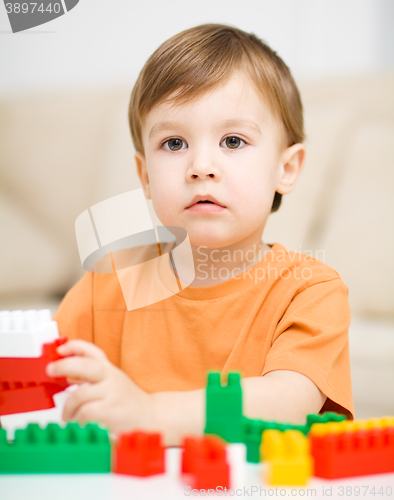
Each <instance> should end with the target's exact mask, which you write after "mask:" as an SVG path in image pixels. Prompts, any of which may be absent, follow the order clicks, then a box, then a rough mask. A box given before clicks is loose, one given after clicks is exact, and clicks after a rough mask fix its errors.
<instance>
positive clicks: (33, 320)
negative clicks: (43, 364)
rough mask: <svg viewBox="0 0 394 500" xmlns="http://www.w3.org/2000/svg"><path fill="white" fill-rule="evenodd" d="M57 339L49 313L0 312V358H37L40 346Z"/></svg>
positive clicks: (54, 326)
mask: <svg viewBox="0 0 394 500" xmlns="http://www.w3.org/2000/svg"><path fill="white" fill-rule="evenodd" d="M57 338H59V330H58V328H57V323H56V321H52V318H51V311H50V310H49V309H41V310H39V311H36V310H34V309H29V310H28V311H20V310H17V311H11V312H10V311H0V358H39V357H40V356H41V355H42V346H43V344H46V343H48V342H53V341H54V340H56V339H57Z"/></svg>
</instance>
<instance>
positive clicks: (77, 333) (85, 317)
mask: <svg viewBox="0 0 394 500" xmlns="http://www.w3.org/2000/svg"><path fill="white" fill-rule="evenodd" d="M93 276H94V275H93V273H90V272H86V273H85V274H84V276H83V277H82V278H81V279H80V280H79V281H78V282H77V283H76V284H75V285H74V286H73V287H72V288H71V289H70V290H69V291H68V292H67V294H66V295H65V297H64V298H63V300H62V302H61V303H60V305H59V307H58V309H57V311H56V313H55V315H54V317H53V319H54V320H55V321H57V324H58V328H59V333H60V335H62V336H66V337H67V338H68V339H69V340H70V339H82V340H86V341H88V342H93Z"/></svg>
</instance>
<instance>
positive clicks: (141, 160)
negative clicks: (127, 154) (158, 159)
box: [134, 151, 151, 200]
mask: <svg viewBox="0 0 394 500" xmlns="http://www.w3.org/2000/svg"><path fill="white" fill-rule="evenodd" d="M134 158H135V163H136V165H137V173H138V177H139V178H140V181H141V184H142V189H143V190H144V194H145V198H146V199H148V200H150V199H151V194H150V184H149V176H148V170H147V168H146V160H145V156H144V155H143V154H142V153H140V152H139V151H137V152H136V153H135V155H134Z"/></svg>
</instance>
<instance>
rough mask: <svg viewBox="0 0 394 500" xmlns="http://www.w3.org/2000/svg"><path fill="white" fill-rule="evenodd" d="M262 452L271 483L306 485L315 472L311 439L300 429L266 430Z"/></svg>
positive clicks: (267, 480)
mask: <svg viewBox="0 0 394 500" xmlns="http://www.w3.org/2000/svg"><path fill="white" fill-rule="evenodd" d="M261 452H262V456H263V459H264V460H265V461H266V465H265V469H264V472H265V480H266V482H267V483H268V484H270V485H305V484H306V483H307V481H308V479H309V478H310V476H311V475H312V473H313V461H312V458H311V456H310V455H309V441H308V438H307V437H305V436H304V434H303V433H302V432H300V431H295V430H288V431H284V432H281V431H278V430H274V429H272V430H267V431H264V432H263V439H262V444H261Z"/></svg>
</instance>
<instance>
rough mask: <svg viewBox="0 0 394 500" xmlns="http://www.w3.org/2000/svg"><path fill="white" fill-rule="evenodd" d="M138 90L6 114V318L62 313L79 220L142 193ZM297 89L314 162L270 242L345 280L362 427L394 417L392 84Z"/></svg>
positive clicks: (340, 83) (72, 277)
mask: <svg viewBox="0 0 394 500" xmlns="http://www.w3.org/2000/svg"><path fill="white" fill-rule="evenodd" d="M131 86H132V84H130V86H129V87H126V88H124V87H122V88H100V89H91V88H88V89H79V90H73V89H64V90H58V91H53V92H44V91H43V92H35V93H31V94H25V95H18V96H17V97H13V98H8V99H5V100H3V101H2V102H1V103H0V108H1V109H0V127H1V137H0V162H1V174H0V175H1V184H0V189H1V198H0V203H1V207H0V217H1V220H0V224H1V231H2V239H1V257H2V258H1V259H0V308H1V309H5V308H26V307H41V306H42V305H49V306H50V307H52V309H53V310H54V309H55V308H56V306H57V304H58V301H59V300H60V298H61V296H62V295H63V294H64V292H65V291H66V290H67V289H68V288H69V287H70V286H71V285H72V284H73V283H74V282H75V281H76V280H77V279H78V278H79V277H80V276H81V275H82V272H83V270H82V267H81V263H80V260H79V255H78V250H77V246H76V240H75V233H74V222H75V219H76V218H77V216H78V215H79V214H80V213H81V212H83V211H84V210H85V209H86V208H88V207H90V206H91V205H93V204H95V203H98V202H99V201H102V200H104V199H106V198H109V197H111V196H114V195H116V194H119V193H122V192H125V191H128V190H131V189H135V188H137V187H140V185H139V181H138V178H137V175H136V171H135V164H134V159H133V146H132V142H131V138H130V134H129V130H128V122H127V108H128V99H129V95H130V91H131ZM299 86H300V89H301V94H302V97H303V102H304V107H305V120H306V131H307V136H308V139H307V142H306V146H307V162H306V166H305V170H304V172H303V174H302V176H301V179H300V182H299V185H298V186H297V188H296V189H295V191H294V192H293V193H292V194H290V195H288V196H287V197H285V198H284V201H283V204H282V207H281V208H280V210H279V212H278V213H276V214H273V215H272V216H271V217H270V220H269V222H268V226H267V228H266V232H265V237H264V239H265V241H267V242H273V241H279V242H281V243H282V244H284V245H285V246H286V247H288V248H289V249H294V250H301V251H309V252H311V253H312V254H313V255H317V256H318V258H321V259H323V260H325V262H326V263H327V264H328V265H331V266H332V267H334V268H335V269H336V270H338V272H339V273H340V274H341V276H342V277H343V279H344V281H345V283H346V284H347V285H348V287H349V300H350V303H351V307H352V313H353V321H352V326H351V331H350V341H351V346H350V347H351V356H352V374H353V387H354V398H355V406H356V415H357V416H358V417H364V416H369V415H381V414H383V413H386V414H387V413H391V414H394V384H393V381H394V328H393V325H394V279H393V277H394V264H393V262H394V261H393V258H392V256H393V255H394V232H393V227H394V224H393V218H394V198H393V196H392V189H393V185H394V168H393V167H394V165H393V160H392V145H393V138H394V92H393V90H392V89H393V88H394V74H382V75H375V76H369V77H367V76H365V77H357V78H355V77H353V78H348V79H340V80H331V81H330V80H324V81H304V82H300V83H299ZM149 207H150V210H151V215H152V218H153V220H154V221H155V222H156V223H158V224H160V222H159V221H158V220H157V218H156V216H155V214H154V212H153V208H152V206H151V205H150V204H149ZM317 252H318V253H317Z"/></svg>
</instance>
